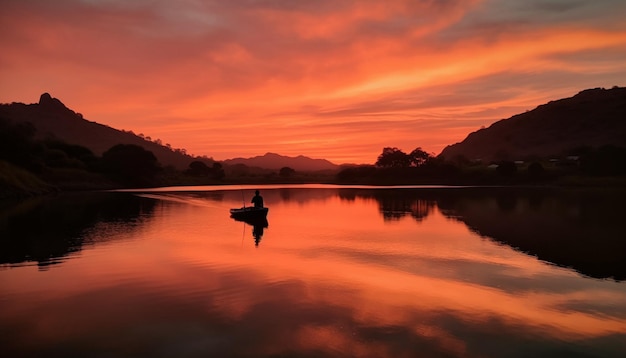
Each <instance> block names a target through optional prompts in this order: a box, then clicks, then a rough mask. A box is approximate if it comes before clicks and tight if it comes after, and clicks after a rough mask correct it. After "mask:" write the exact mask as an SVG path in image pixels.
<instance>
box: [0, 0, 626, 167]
mask: <svg viewBox="0 0 626 358" xmlns="http://www.w3.org/2000/svg"><path fill="white" fill-rule="evenodd" d="M2 10H3V11H1V12H0V31H1V32H2V33H3V34H4V36H2V37H0V45H1V46H2V48H3V49H6V50H4V51H2V52H1V53H0V78H2V81H0V101H2V102H11V101H23V102H34V101H35V100H36V98H37V96H38V95H39V94H40V93H42V92H45V91H48V92H50V93H52V95H53V96H55V97H58V98H60V99H61V100H62V101H64V102H65V103H66V104H68V106H70V107H72V108H73V109H75V110H77V111H80V112H82V113H83V114H84V115H85V117H86V118H89V119H90V120H94V121H97V122H100V123H105V124H107V125H110V126H112V127H116V128H124V129H132V130H134V131H135V132H143V133H145V134H148V135H151V136H152V137H155V138H156V137H158V138H161V139H163V140H164V141H165V142H168V143H171V144H172V145H173V146H175V147H184V148H187V149H188V150H189V151H190V152H192V153H195V154H206V155H210V156H214V157H215V158H217V159H225V158H228V157H234V156H252V155H258V154H262V153H264V152H267V151H272V152H279V153H284V154H289V155H291V154H305V155H309V156H313V157H323V156H328V159H331V160H335V161H338V162H340V161H353V162H373V161H375V159H376V156H377V155H378V154H379V152H380V150H381V148H382V146H398V147H403V148H405V149H407V150H410V149H412V148H414V147H416V146H421V147H423V148H426V149H427V150H429V151H432V152H439V151H440V150H441V149H442V148H443V147H444V146H445V145H447V144H451V143H454V142H456V141H460V140H462V139H463V137H464V136H465V135H467V134H468V133H469V132H470V131H472V130H476V129H478V128H479V127H480V126H481V125H489V124H491V123H492V122H494V121H496V120H499V119H501V118H505V117H508V116H510V115H513V114H515V113H518V112H519V111H522V110H526V109H531V108H533V107H534V106H536V105H539V104H541V103H543V102H545V101H547V100H550V99H556V98H560V97H564V96H570V95H573V94H575V93H576V92H578V91H579V90H582V89H585V88H590V87H599V86H605V87H610V86H613V85H624V82H626V65H624V63H623V58H624V55H625V51H624V50H623V49H624V48H626V46H625V45H626V24H625V23H624V22H623V20H622V18H621V16H620V14H623V13H626V3H624V2H623V1H611V0H603V1H594V2H588V1H558V0H532V1H524V2H520V1H513V0H505V1H492V0H484V1H478V0H456V1H455V0H446V1H432V0H423V1H408V0H406V1H400V0H397V1H385V2H383V1H374V0H370V1H356V0H355V1H331V0H323V1H315V2H309V1H290V0H273V1H269V0H267V1H262V0H256V1H255V0H245V1H244V0H240V1H198V0H185V1H177V2H171V1H159V0H138V1H117V0H108V1H106V0H83V1H79V0H59V1H54V2H50V1H43V0H30V1H17V0H9V1H5V2H3V5H2Z"/></svg>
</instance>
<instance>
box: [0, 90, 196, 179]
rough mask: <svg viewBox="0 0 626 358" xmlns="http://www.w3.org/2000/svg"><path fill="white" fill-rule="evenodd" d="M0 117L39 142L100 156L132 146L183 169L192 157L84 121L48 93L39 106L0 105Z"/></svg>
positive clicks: (41, 99) (122, 132) (179, 151)
mask: <svg viewBox="0 0 626 358" xmlns="http://www.w3.org/2000/svg"><path fill="white" fill-rule="evenodd" d="M0 117H2V118H5V119H8V120H10V121H12V122H14V123H20V122H30V123H31V124H32V125H33V126H34V127H35V129H36V130H37V132H36V137H37V138H39V139H47V138H53V139H60V140H62V141H65V142H67V143H71V144H78V145H81V146H83V147H86V148H89V149H90V150H91V151H92V152H93V153H94V154H95V155H98V156H100V155H102V153H103V152H105V151H107V150H108V149H110V148H111V147H113V146H114V145H116V144H135V145H139V146H141V147H143V148H144V149H146V150H149V151H151V152H152V153H154V155H155V156H156V157H157V159H158V160H159V162H160V163H161V164H163V165H165V166H167V165H171V166H174V167H176V168H177V169H185V168H187V167H188V166H189V163H191V162H192V161H193V160H194V158H193V157H191V156H189V155H186V154H185V153H184V152H183V151H182V150H175V149H171V148H169V147H167V146H164V145H161V144H158V143H155V142H152V141H150V140H146V139H144V138H142V137H140V136H138V135H136V134H134V133H132V132H125V131H120V130H117V129H114V128H111V127H108V126H105V125H103V124H99V123H96V122H92V121H88V120H86V119H84V118H83V116H82V115H81V114H79V113H76V112H74V111H72V110H71V109H69V108H67V107H66V106H65V105H64V104H63V103H62V102H61V101H59V100H58V99H56V98H52V97H51V96H50V95H49V94H48V93H44V94H42V95H41V97H40V99H39V103H33V104H24V103H11V104H2V105H0Z"/></svg>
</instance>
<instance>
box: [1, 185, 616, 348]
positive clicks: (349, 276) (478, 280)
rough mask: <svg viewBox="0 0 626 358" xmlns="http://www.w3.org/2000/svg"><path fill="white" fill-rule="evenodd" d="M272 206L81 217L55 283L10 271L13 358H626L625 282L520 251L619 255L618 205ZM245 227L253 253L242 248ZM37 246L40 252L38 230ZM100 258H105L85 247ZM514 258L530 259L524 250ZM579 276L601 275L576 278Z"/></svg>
mask: <svg viewBox="0 0 626 358" xmlns="http://www.w3.org/2000/svg"><path fill="white" fill-rule="evenodd" d="M263 193H264V197H265V200H266V202H267V203H268V206H270V205H271V207H272V211H271V215H272V217H271V219H272V228H271V229H267V227H268V226H269V224H268V223H267V222H264V223H255V222H248V223H246V222H238V221H234V220H232V219H230V218H229V208H231V207H234V206H237V204H240V203H241V193H240V192H237V191H233V192H227V191H224V192H220V194H219V195H214V193H213V194H208V193H207V194H205V193H201V192H196V193H186V192H177V193H159V194H154V193H150V194H147V193H143V194H140V195H141V196H135V197H134V198H133V197H131V199H128V198H122V199H120V198H118V199H99V200H104V202H109V200H114V201H115V200H120V201H119V202H117V203H115V204H113V202H111V203H112V205H113V206H117V209H120V210H125V211H128V212H130V213H134V214H130V215H126V214H124V215H121V217H119V218H118V219H114V220H111V219H103V218H105V217H107V215H105V214H102V213H100V212H101V206H108V204H106V205H103V204H97V205H95V208H92V209H88V208H85V209H84V210H86V211H90V210H93V211H94V212H96V213H100V214H97V215H95V219H94V215H85V218H87V220H84V221H82V222H83V224H81V225H76V227H77V229H76V233H75V234H72V235H66V236H64V237H66V238H74V239H77V240H82V243H81V246H79V250H82V251H83V255H81V256H80V257H71V260H70V259H66V260H65V261H64V263H63V265H57V266H56V268H55V269H54V270H49V271H45V272H39V271H36V270H32V269H31V268H30V267H17V266H11V267H10V268H9V269H5V270H0V281H1V283H2V286H1V287H2V290H0V303H1V304H0V332H2V334H0V346H2V347H3V353H5V354H6V355H10V356H180V357H204V356H255V357H259V356H262V357H265V356H311V357H317V356H359V357H415V356H426V357H431V356H464V357H485V356H506V357H514V356H607V357H611V356H615V357H618V356H623V354H624V352H626V343H625V342H626V335H625V334H624V332H626V305H625V304H624V302H626V286H624V282H619V281H612V280H598V279H592V278H589V277H585V276H582V275H580V274H578V273H576V272H575V271H573V270H571V269H566V268H561V267H556V266H553V265H548V264H546V263H545V262H542V261H540V260H537V259H536V258H535V257H533V256H530V255H528V254H526V253H523V252H531V250H530V248H532V249H533V250H537V252H536V253H535V252H533V254H534V255H537V256H539V257H547V256H549V254H553V253H554V252H552V251H550V250H551V249H552V248H551V247H550V245H549V244H548V243H549V242H556V243H557V246H558V245H564V244H565V243H569V240H568V238H572V235H578V236H574V239H576V240H582V239H584V237H585V235H584V234H576V231H581V232H587V233H591V232H595V233H597V234H599V235H597V236H594V240H593V243H596V242H600V243H602V242H605V241H607V242H611V243H612V244H614V245H616V246H613V247H612V249H615V250H618V249H620V246H619V244H618V243H614V242H613V241H619V240H609V239H607V237H609V238H612V239H615V235H618V234H619V233H620V232H624V231H623V229H624V227H623V224H622V223H621V222H620V221H621V220H622V218H623V209H622V208H621V207H618V206H616V204H617V203H618V202H620V200H621V199H620V198H619V195H618V194H616V193H611V195H609V196H610V197H611V198H607V196H606V195H601V194H598V193H590V194H586V193H583V192H579V191H575V192H567V193H565V192H553V191H541V192H534V191H533V192H516V191H506V190H499V189H488V190H444V191H436V190H395V189H377V190H366V189H320V190H298V189H280V190H278V189H277V190H270V189H263ZM128 200H130V201H128ZM94 203H98V200H96V201H94ZM605 204H606V206H605V207H604V208H602V207H601V206H602V205H605ZM29 205H31V204H29ZM49 205H50V207H51V208H52V207H56V208H57V209H56V210H61V209H62V208H63V210H66V208H65V207H66V206H63V205H60V206H59V205H58V204H49ZM83 207H85V206H84V205H83ZM86 207H89V205H87V206H86ZM122 208H124V209H122ZM5 209H6V208H5ZM5 209H3V210H5ZM77 209H78V208H77ZM592 209H593V210H592ZM12 210H13V211H14V210H15V208H13V209H12ZM67 210H70V209H69V208H68V209H67ZM611 210H613V211H614V212H613V213H610V212H609V211H611ZM18 211H19V210H18ZM53 211H54V210H53ZM77 211H83V210H77ZM27 212H28V215H26V214H25V217H24V218H23V219H21V220H22V221H24V222H27V223H30V224H31V225H32V223H35V222H38V220H39V219H38V218H39V217H40V215H39V214H37V213H38V211H37V210H29V211H27ZM3 213H5V211H3ZM69 213H71V211H69V212H68V215H70V214H69ZM59 215H60V214H59ZM26 216H27V217H26ZM61 216H63V215H61ZM70 216H76V215H75V214H72V215H70ZM14 217H15V214H12V216H9V215H5V214H3V216H2V218H3V220H2V225H4V226H2V228H3V229H2V230H3V231H2V232H1V234H3V235H4V233H7V232H9V231H8V229H7V225H8V224H7V223H9V222H11V223H12V224H11V225H15V224H13V222H16V221H15V220H13V218H14ZM78 217H82V215H78ZM88 218H91V219H88ZM105 220H108V221H105ZM115 220H117V221H115ZM78 221H81V220H78ZM117 224H120V225H119V229H116V227H117ZM598 225H601V226H602V227H598ZM242 226H243V228H244V233H245V239H246V243H247V244H246V245H242V244H240V241H241V238H239V234H241V230H242ZM255 226H256V227H255ZM524 226H528V227H524ZM568 226H569V227H568ZM594 228H595V229H594ZM250 229H251V232H252V238H253V239H254V240H255V241H256V244H258V243H259V242H260V241H261V239H262V238H263V239H264V240H263V250H256V249H255V247H254V246H253V245H252V240H250V231H248V230H250ZM20 230H27V228H26V227H25V226H24V225H22V227H21V229H20ZM111 230H119V231H122V232H123V233H122V234H120V233H119V232H114V233H112V231H111ZM512 231H519V233H517V232H512ZM12 232H14V233H19V230H17V229H15V230H13V231H12ZM39 234H40V235H42V239H41V240H45V238H46V235H47V234H46V232H45V231H42V232H39ZM561 234H564V236H565V238H563V237H561V236H560V235H561ZM2 237H3V238H4V236H2ZM119 238H126V239H127V241H123V242H122V241H121V240H120V239H119ZM111 240H118V241H111ZM516 240H517V241H516ZM90 242H95V243H96V244H95V245H91V246H89V247H87V244H88V243H90ZM509 243H510V244H511V245H513V244H514V243H515V244H518V245H520V246H521V245H527V246H526V247H525V248H521V247H520V246H517V250H518V251H515V250H512V249H511V246H509ZM586 243H587V244H589V241H587V242H586ZM575 245H578V247H575V248H573V249H571V250H570V249H569V248H565V249H564V248H561V249H560V250H557V251H559V253H560V251H571V252H568V253H567V254H564V255H563V257H556V258H554V260H555V262H559V260H561V261H560V264H562V265H565V266H572V265H568V264H567V261H566V260H567V259H571V258H572V257H582V255H580V252H579V251H580V249H581V247H582V246H583V245H584V243H577V244H575ZM544 246H547V248H546V247H544ZM601 246H602V245H601ZM87 248H89V250H87ZM605 249H608V248H605ZM522 250H523V252H521V251H522ZM3 252H4V251H3ZM623 254H624V250H621V252H618V253H612V255H613V256H608V258H609V261H607V263H608V266H603V270H604V271H603V272H605V273H606V274H607V275H608V276H613V277H619V275H618V273H619V270H616V269H619V267H618V266H617V267H616V266H615V265H614V266H611V262H612V261H611V260H613V259H615V258H617V259H619V258H620V257H623V256H620V255H623ZM66 255H67V254H66ZM540 255H543V256H540ZM64 258H68V256H65V257H64ZM21 259H28V258H25V257H24V256H22V257H21ZM544 259H545V258H544ZM596 259H597V261H596V262H597V263H598V264H602V261H601V260H600V257H597V258H596ZM576 268H577V269H579V270H581V271H583V272H587V273H586V274H587V275H591V274H590V273H589V272H591V271H586V270H589V269H588V268H586V266H584V265H579V266H577V267H576Z"/></svg>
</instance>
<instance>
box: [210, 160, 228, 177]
mask: <svg viewBox="0 0 626 358" xmlns="http://www.w3.org/2000/svg"><path fill="white" fill-rule="evenodd" d="M211 172H212V173H213V174H212V175H213V179H217V180H221V179H223V178H224V177H225V176H226V173H225V172H224V168H223V167H222V164H221V163H218V162H213V167H211Z"/></svg>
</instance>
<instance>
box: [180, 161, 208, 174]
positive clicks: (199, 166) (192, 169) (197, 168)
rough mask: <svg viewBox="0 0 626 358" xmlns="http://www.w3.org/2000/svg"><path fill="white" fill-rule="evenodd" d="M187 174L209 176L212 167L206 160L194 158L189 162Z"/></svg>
mask: <svg viewBox="0 0 626 358" xmlns="http://www.w3.org/2000/svg"><path fill="white" fill-rule="evenodd" d="M186 172H187V174H189V175H192V176H208V175H209V173H210V172H211V168H209V167H208V166H207V165H206V164H204V162H201V161H199V160H194V161H193V162H191V163H189V168H188V169H187V171H186Z"/></svg>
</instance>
